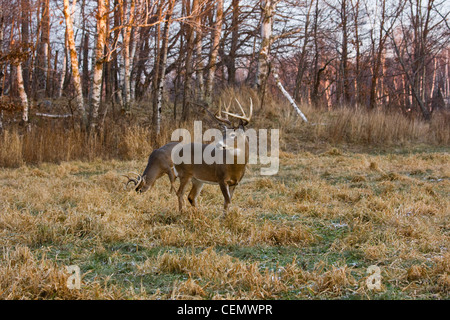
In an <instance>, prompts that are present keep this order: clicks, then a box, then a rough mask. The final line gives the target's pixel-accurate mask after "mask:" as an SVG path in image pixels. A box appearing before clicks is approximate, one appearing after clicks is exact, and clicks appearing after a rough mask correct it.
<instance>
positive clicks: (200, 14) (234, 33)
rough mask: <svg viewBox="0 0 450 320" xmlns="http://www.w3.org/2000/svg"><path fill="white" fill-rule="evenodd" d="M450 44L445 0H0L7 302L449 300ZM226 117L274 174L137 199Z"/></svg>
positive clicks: (2, 241)
mask: <svg viewBox="0 0 450 320" xmlns="http://www.w3.org/2000/svg"><path fill="white" fill-rule="evenodd" d="M449 40H450V4H449V1H446V0H0V299H6V300H7V299H12V300H16V299H17V300H18V299H133V300H134V299H136V300H137V299H154V300H160V299H165V300H173V299H183V300H186V299H204V300H212V299H227V300H228V299H251V300H253V299H280V300H281V299H282V300H284V299H286V300H299V299H300V300H303V299H320V300H323V299H349V300H350V299H351V300H352V299H371V300H373V299H380V300H381V299H397V300H410V299H433V300H436V299H444V300H445V299H447V300H448V299H449V298H450V252H449V248H450V225H449V221H450V219H449V211H448V208H449V207H450V198H449V194H450V171H449V166H448V164H449V163H450V153H449V150H450V149H449V146H450V70H449V68H450V41H449ZM241 106H242V107H241ZM250 106H252V107H251V108H250ZM240 107H241V108H240ZM249 109H250V110H251V111H250V113H249V112H248V111H247V110H249ZM223 110H226V111H225V112H228V111H229V112H228V114H236V113H238V112H240V111H239V110H242V112H244V110H245V112H247V115H249V114H250V116H249V117H241V118H240V120H241V122H240V124H241V125H242V127H243V123H244V124H245V125H248V128H247V129H255V130H254V132H256V131H257V130H261V129H265V130H272V129H273V130H278V132H279V150H277V157H278V159H279V170H278V171H277V173H276V174H274V175H271V176H262V175H261V174H260V169H261V168H262V167H263V165H262V164H261V163H256V164H248V163H246V167H245V168H244V171H245V170H246V171H245V175H244V176H243V178H242V176H241V178H242V180H240V181H239V186H237V190H238V191H236V192H235V194H234V196H233V194H232V192H231V195H230V198H231V196H233V199H232V202H231V204H230V207H229V208H228V207H227V208H226V209H227V210H228V212H227V213H226V214H224V215H222V205H223V201H224V198H225V201H227V200H226V196H225V193H223V191H221V190H222V189H221V188H218V187H217V186H214V185H205V187H204V188H203V190H202V191H201V194H200V189H201V187H200V189H198V190H197V191H198V192H197V191H196V192H193V193H194V194H195V196H197V195H199V194H200V195H199V196H198V200H197V206H196V207H190V206H189V203H187V204H188V207H187V209H185V210H177V209H178V207H177V201H176V200H177V199H176V196H175V195H174V194H173V193H172V188H173V184H172V182H173V181H170V182H169V179H168V178H167V177H166V176H164V177H162V178H161V179H159V180H157V181H156V183H155V184H154V185H153V187H151V188H148V189H149V190H148V191H147V192H145V193H144V192H143V193H138V192H136V191H140V190H141V189H139V188H140V187H142V185H141V184H140V183H141V182H142V181H143V179H142V177H141V173H142V172H143V170H144V168H146V165H147V161H148V160H147V159H149V155H150V154H151V153H152V152H153V151H154V150H157V149H158V148H160V147H161V146H163V145H165V144H166V143H168V142H169V141H170V140H171V134H172V132H174V130H175V129H180V128H184V129H187V130H188V131H191V132H192V131H194V132H195V128H194V129H193V125H194V122H195V121H202V123H203V127H202V128H203V129H205V130H206V129H209V128H214V127H217V126H218V124H217V121H214V115H216V116H217V115H218V114H219V113H220V114H222V111H223ZM245 112H244V114H245ZM250 118H251V120H250ZM216 120H217V117H216ZM223 120H224V121H222V124H223V123H226V121H227V120H228V118H227V119H223ZM242 120H246V121H244V122H242ZM247 120H248V121H247ZM248 131H249V130H247V132H248ZM258 132H260V131H258ZM224 137H225V135H224ZM224 140H225V139H224ZM271 150H272V149H271ZM244 171H241V172H244ZM180 172H181V171H180ZM131 174H136V175H138V176H139V177H140V178H139V180H138V178H136V179H134V178H133V177H134V176H131ZM124 176H126V177H127V178H128V179H129V181H128V183H127V182H126V179H125V178H124ZM130 176H131V177H132V178H129V177H130ZM142 176H145V175H144V174H142ZM169 177H170V176H169ZM130 181H132V182H133V181H134V182H135V184H136V186H135V188H131V187H130V186H129V182H130ZM197 182H198V181H197ZM178 183H180V185H181V183H182V182H181V178H180V179H177V180H176V181H175V184H176V185H178ZM193 184H194V181H193ZM236 185H237V183H236V184H235V185H233V186H232V187H233V189H232V190H234V187H235V186H236ZM194 187H195V186H194ZM144 189H145V190H147V188H144ZM180 189H181V188H180ZM169 190H170V191H169ZM192 190H194V188H193V189H192ZM191 192H192V191H191ZM188 199H189V200H191V199H190V198H188ZM179 200H180V198H179ZM194 202H195V198H194ZM191 204H192V202H191ZM227 206H228V204H227ZM374 268H375V269H374ZM68 270H78V285H79V286H78V288H75V289H74V288H73V286H71V285H69V284H71V283H69V282H68V281H69V280H70V279H71V277H72V276H73V275H72V274H71V273H69V272H68ZM373 270H376V272H375V273H372V272H373ZM374 276H376V279H377V281H378V282H377V285H376V286H373V283H372V282H370V281H371V279H372V278H373V277H374Z"/></svg>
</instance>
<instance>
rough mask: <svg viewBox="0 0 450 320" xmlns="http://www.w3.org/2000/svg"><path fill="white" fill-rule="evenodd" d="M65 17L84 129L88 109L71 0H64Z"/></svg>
mask: <svg viewBox="0 0 450 320" xmlns="http://www.w3.org/2000/svg"><path fill="white" fill-rule="evenodd" d="M64 17H65V20H66V31H67V42H68V45H69V54H70V61H71V65H72V78H73V84H74V87H75V101H76V107H77V110H78V118H79V120H80V125H81V127H82V128H86V127H87V116H86V109H85V106H84V100H83V88H82V86H81V79H80V71H79V69H78V57H77V49H76V46H75V38H74V34H73V23H72V17H71V10H70V8H69V0H64Z"/></svg>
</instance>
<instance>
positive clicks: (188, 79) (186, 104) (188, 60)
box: [181, 0, 199, 121]
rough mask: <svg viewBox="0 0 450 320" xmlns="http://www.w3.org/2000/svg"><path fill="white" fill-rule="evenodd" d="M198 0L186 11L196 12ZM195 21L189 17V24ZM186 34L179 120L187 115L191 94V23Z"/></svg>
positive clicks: (194, 0) (192, 33) (192, 41)
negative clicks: (181, 104) (181, 103)
mask: <svg viewBox="0 0 450 320" xmlns="http://www.w3.org/2000/svg"><path fill="white" fill-rule="evenodd" d="M198 1H199V0H193V1H192V10H191V11H190V12H186V14H187V15H189V14H194V15H195V14H196V13H197V11H198V9H197V8H198ZM192 20H193V21H192ZM194 23H195V17H194V19H191V24H194ZM187 29H188V32H187V33H188V36H187V46H186V60H185V70H186V72H185V77H184V92H183V110H182V115H181V120H182V121H186V120H187V119H188V116H189V98H190V97H191V94H192V92H191V91H192V74H193V65H192V56H193V51H194V38H195V37H194V28H193V27H192V25H187Z"/></svg>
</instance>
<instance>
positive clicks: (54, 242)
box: [0, 146, 450, 299]
mask: <svg viewBox="0 0 450 320" xmlns="http://www.w3.org/2000/svg"><path fill="white" fill-rule="evenodd" d="M145 158H146V157H143V158H142V159H140V160H114V159H111V160H107V161H105V160H101V159H98V160H95V159H94V160H92V161H90V162H84V161H67V162H66V161H62V162H60V163H56V164H52V163H40V164H38V165H21V166H20V167H18V168H2V169H0V212H1V214H0V248H1V249H0V256H1V259H0V298H1V299H174V298H175V299H181V298H183V299H242V298H246V299H336V298H337V299H448V298H449V297H450V296H449V292H450V253H449V247H450V242H449V239H450V226H449V221H450V220H449V211H448V208H449V207H450V199H449V196H448V195H449V184H450V180H449V179H450V171H449V168H448V163H449V162H450V156H449V154H448V148H446V147H429V148H425V147H418V148H408V147H402V148H401V147H398V150H397V151H395V150H391V151H389V152H380V153H373V152H369V153H367V152H361V151H354V150H353V151H350V150H349V149H346V148H345V147H338V146H337V147H330V148H328V149H326V150H316V151H296V152H288V151H286V150H285V151H284V152H282V153H281V159H280V172H279V174H278V175H276V176H273V177H266V178H263V177H261V176H259V174H258V172H259V170H258V166H252V167H250V168H249V171H248V172H247V174H246V176H245V178H244V180H243V182H242V184H241V185H240V186H239V187H238V190H239V191H238V192H236V193H235V198H234V201H233V206H232V209H231V212H230V214H229V216H228V217H227V218H225V219H224V220H221V219H220V215H221V207H222V201H223V200H222V196H221V194H220V191H219V189H218V188H217V187H215V186H209V185H208V186H205V188H204V190H203V191H202V194H201V196H200V201H199V208H198V209H197V210H193V209H190V210H188V211H187V212H185V213H179V212H178V211H177V201H176V197H175V195H173V194H170V193H169V189H170V186H169V181H168V179H167V178H166V177H163V178H162V179H161V180H159V183H158V185H157V186H156V187H155V188H154V189H153V190H151V191H149V192H147V193H145V194H143V195H138V194H135V193H134V192H133V191H131V190H127V191H125V190H124V189H123V182H124V178H123V177H121V176H120V175H121V174H123V173H126V172H129V171H142V170H143V168H144V167H145V164H146V163H145V160H146V159H145ZM68 265H78V266H80V268H81V272H82V274H83V278H82V288H81V289H80V290H70V289H68V288H67V286H66V281H67V277H68V274H67V273H66V272H65V267H66V266H68ZM370 265H377V266H379V267H380V268H381V275H382V288H381V290H379V291H371V290H369V289H368V288H367V286H366V284H365V280H366V279H367V277H368V274H367V273H366V270H367V268H368V267H369V266H370Z"/></svg>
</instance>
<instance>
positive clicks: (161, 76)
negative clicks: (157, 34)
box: [155, 0, 175, 136]
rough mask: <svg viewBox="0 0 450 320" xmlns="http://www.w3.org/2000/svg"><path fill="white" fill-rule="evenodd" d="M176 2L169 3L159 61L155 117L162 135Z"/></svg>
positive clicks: (156, 128) (157, 131) (156, 124)
mask: <svg viewBox="0 0 450 320" xmlns="http://www.w3.org/2000/svg"><path fill="white" fill-rule="evenodd" d="M174 4H175V0H171V1H170V3H169V8H168V11H167V13H166V15H167V22H166V24H165V26H164V31H163V40H162V41H163V43H162V48H161V50H162V54H161V59H160V62H159V66H160V67H159V69H160V70H158V73H159V77H158V86H157V92H156V119H155V132H156V135H158V136H159V135H160V133H161V111H162V98H163V93H164V84H165V75H166V67H167V51H168V49H169V31H170V25H171V23H172V12H173V7H174Z"/></svg>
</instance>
